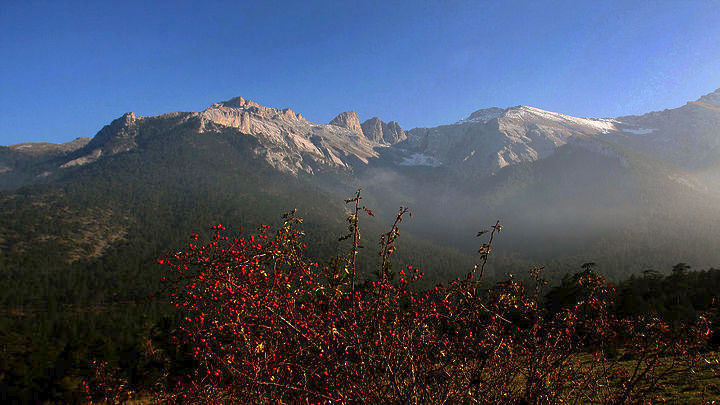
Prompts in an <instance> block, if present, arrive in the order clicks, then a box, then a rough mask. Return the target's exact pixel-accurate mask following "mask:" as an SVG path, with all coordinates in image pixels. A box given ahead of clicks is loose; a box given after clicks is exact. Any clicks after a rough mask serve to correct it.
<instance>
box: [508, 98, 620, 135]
mask: <svg viewBox="0 0 720 405" xmlns="http://www.w3.org/2000/svg"><path fill="white" fill-rule="evenodd" d="M505 117H506V118H519V119H528V118H533V117H534V118H539V119H542V120H548V121H555V122H560V123H566V124H569V125H579V126H584V127H588V128H591V129H594V130H597V131H600V132H601V133H603V134H608V133H610V132H617V131H618V128H617V124H618V123H619V122H618V121H617V120H616V119H614V118H581V117H573V116H570V115H565V114H560V113H556V112H552V111H546V110H542V109H540V108H535V107H530V106H526V105H521V106H517V107H511V108H509V109H508V111H507V112H506V113H505Z"/></svg>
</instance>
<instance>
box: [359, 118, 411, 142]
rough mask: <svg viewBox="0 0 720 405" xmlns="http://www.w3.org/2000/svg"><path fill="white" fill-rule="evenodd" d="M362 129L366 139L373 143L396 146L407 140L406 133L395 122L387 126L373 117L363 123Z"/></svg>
mask: <svg viewBox="0 0 720 405" xmlns="http://www.w3.org/2000/svg"><path fill="white" fill-rule="evenodd" d="M361 127H362V132H363V134H365V137H366V138H368V139H370V140H371V141H373V142H378V143H385V144H388V145H394V144H396V143H398V142H401V141H404V140H405V139H406V138H407V136H406V135H405V131H403V129H402V128H401V127H400V125H399V124H398V123H397V122H395V121H390V122H388V123H387V124H386V123H384V122H382V121H381V120H380V118H378V117H373V118H370V119H369V120H367V121H365V122H363V123H362V124H361Z"/></svg>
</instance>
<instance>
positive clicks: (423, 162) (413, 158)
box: [400, 153, 442, 167]
mask: <svg viewBox="0 0 720 405" xmlns="http://www.w3.org/2000/svg"><path fill="white" fill-rule="evenodd" d="M400 166H430V167H439V166H442V162H441V161H439V160H437V159H435V158H434V157H432V156H428V155H425V154H422V153H413V154H412V155H410V156H409V157H404V158H403V160H402V162H400Z"/></svg>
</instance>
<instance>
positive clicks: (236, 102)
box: [211, 97, 260, 108]
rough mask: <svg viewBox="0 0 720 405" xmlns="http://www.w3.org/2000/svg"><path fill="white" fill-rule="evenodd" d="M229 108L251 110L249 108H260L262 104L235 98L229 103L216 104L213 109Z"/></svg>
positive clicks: (228, 101)
mask: <svg viewBox="0 0 720 405" xmlns="http://www.w3.org/2000/svg"><path fill="white" fill-rule="evenodd" d="M221 106H222V107H228V108H249V107H260V104H258V103H256V102H254V101H251V100H246V99H244V98H242V97H233V98H231V99H230V100H227V101H221V102H219V103H214V104H213V105H212V106H211V108H212V107H221Z"/></svg>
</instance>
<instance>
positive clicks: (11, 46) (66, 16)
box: [0, 0, 720, 145]
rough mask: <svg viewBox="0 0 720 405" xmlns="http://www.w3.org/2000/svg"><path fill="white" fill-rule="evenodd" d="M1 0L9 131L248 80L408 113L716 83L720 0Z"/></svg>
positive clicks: (286, 101)
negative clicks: (292, 0) (186, 0)
mask: <svg viewBox="0 0 720 405" xmlns="http://www.w3.org/2000/svg"><path fill="white" fill-rule="evenodd" d="M0 3H2V4H0V144H2V145H7V144H13V143H17V142H24V141H51V142H63V141H68V140H72V139H74V138H75V137H78V136H92V135H94V134H95V133H96V132H97V131H98V130H99V129H100V128H102V126H103V125H105V124H107V123H109V122H110V121H111V120H112V119H114V118H117V117H118V116H120V115H122V114H123V113H124V112H127V111H135V112H136V113H137V114H139V115H155V114H161V113H164V112H170V111H178V110H183V111H197V110H202V109H204V108H206V107H207V106H208V105H209V104H211V103H212V102H216V101H221V100H226V99H229V98H231V97H233V96H238V95H240V96H243V97H245V98H249V99H252V100H255V101H257V102H259V103H261V104H264V105H268V106H272V107H291V108H293V109H294V110H295V111H297V112H301V113H303V115H305V116H306V117H307V118H308V119H310V120H312V121H316V122H328V121H329V120H330V119H332V118H333V117H334V116H335V115H336V114H337V113H339V112H342V111H345V110H350V109H352V110H355V111H357V112H358V114H359V115H360V118H361V119H362V120H364V119H367V118H370V117H372V116H379V117H380V118H381V119H383V120H386V121H389V120H396V121H398V122H399V123H400V124H401V125H402V126H403V127H405V128H412V127H416V126H434V125H439V124H443V123H449V122H454V121H456V120H457V119H459V118H461V117H462V116H465V115H467V114H469V113H470V112H472V111H474V110H476V109H479V108H485V107H491V106H499V107H506V106H511V105H518V104H527V105H533V106H536V107H540V108H544V109H548V110H552V111H558V112H563V113H567V114H572V115H578V116H618V115H626V114H634V113H643V112H647V111H650V110H657V109H664V108H671V107H677V106H680V105H683V104H684V103H685V102H686V101H689V100H694V99H697V98H698V97H699V96H701V95H703V94H705V93H708V92H711V91H713V90H715V89H716V88H718V87H720V1H717V0H716V1H691V0H684V1H673V2H669V1H627V0H624V1H617V2H607V1H577V0H576V1H500V0H498V1H467V2H465V1H435V2H425V1H408V2H393V1H378V2H360V1H347V2H345V1H324V2H318V1H298V2H280V1H278V2H275V1H252V2H251V1H228V2H213V1H198V2H183V1H168V2H156V1H142V2H133V1H122V2H121V1H117V2H110V1H108V2H97V1H87V2H72V1H12V0H0ZM100 3H102V4H100Z"/></svg>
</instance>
